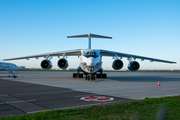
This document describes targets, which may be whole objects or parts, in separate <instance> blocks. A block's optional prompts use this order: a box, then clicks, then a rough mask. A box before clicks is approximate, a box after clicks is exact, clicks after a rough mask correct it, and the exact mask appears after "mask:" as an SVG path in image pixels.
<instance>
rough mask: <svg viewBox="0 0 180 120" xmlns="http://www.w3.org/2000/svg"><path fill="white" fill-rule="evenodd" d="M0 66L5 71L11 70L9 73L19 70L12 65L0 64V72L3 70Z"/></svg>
mask: <svg viewBox="0 0 180 120" xmlns="http://www.w3.org/2000/svg"><path fill="white" fill-rule="evenodd" d="M1 66H3V67H4V68H5V69H7V70H11V71H15V70H17V69H19V67H18V66H17V65H15V64H13V63H6V62H0V70H5V69H4V68H2V67H1Z"/></svg>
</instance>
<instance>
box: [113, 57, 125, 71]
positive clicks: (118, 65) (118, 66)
mask: <svg viewBox="0 0 180 120" xmlns="http://www.w3.org/2000/svg"><path fill="white" fill-rule="evenodd" d="M122 67H123V62H122V61H121V60H120V59H116V60H114V61H113V63H112V68H113V69H115V70H119V69H121V68H122Z"/></svg>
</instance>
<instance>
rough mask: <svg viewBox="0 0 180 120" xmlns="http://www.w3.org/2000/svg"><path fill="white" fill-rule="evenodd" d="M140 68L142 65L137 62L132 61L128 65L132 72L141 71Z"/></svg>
mask: <svg viewBox="0 0 180 120" xmlns="http://www.w3.org/2000/svg"><path fill="white" fill-rule="evenodd" d="M139 68H140V65H139V63H138V62H136V61H132V62H130V63H129V64H128V69H129V70H130V71H137V70H139Z"/></svg>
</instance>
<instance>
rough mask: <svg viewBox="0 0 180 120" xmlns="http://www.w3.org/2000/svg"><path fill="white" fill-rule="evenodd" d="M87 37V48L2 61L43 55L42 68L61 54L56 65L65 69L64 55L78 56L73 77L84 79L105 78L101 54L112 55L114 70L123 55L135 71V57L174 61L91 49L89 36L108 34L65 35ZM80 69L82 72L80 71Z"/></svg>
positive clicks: (120, 64) (136, 64) (119, 64)
mask: <svg viewBox="0 0 180 120" xmlns="http://www.w3.org/2000/svg"><path fill="white" fill-rule="evenodd" d="M83 37H87V38H89V45H88V49H76V50H70V51H61V52H54V53H46V54H40V55H32V56H26V57H18V58H11V59H4V61H7V60H18V59H27V60H29V58H36V59H38V58H39V57H44V58H45V59H44V60H43V61H42V62H41V67H42V68H43V69H51V68H52V63H51V59H52V57H53V56H58V58H59V57H60V56H62V58H60V59H59V60H58V62H57V65H58V66H59V68H61V69H66V68H67V67H68V61H67V59H66V57H65V56H80V63H79V67H78V73H74V74H73V78H75V77H78V76H79V78H83V75H85V76H86V80H90V81H91V80H95V78H106V77H107V75H106V74H104V73H102V72H103V69H102V56H109V57H114V58H115V60H114V61H113V63H112V68H113V69H115V70H120V69H121V68H122V67H123V62H122V60H121V59H122V58H123V57H125V58H127V59H128V60H129V64H128V69H129V70H130V71H137V70H138V69H139V68H140V64H139V63H138V62H137V61H136V59H141V60H142V61H144V60H150V61H151V62H154V61H156V62H164V63H176V62H172V61H167V60H161V59H156V58H149V57H143V56H138V55H133V54H126V53H121V52H114V51H108V50H102V49H91V38H106V39H112V37H108V36H102V35H96V34H91V33H89V34H83V35H74V36H67V38H83ZM80 71H81V72H82V73H80Z"/></svg>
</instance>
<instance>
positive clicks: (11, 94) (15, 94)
mask: <svg viewBox="0 0 180 120" xmlns="http://www.w3.org/2000/svg"><path fill="white" fill-rule="evenodd" d="M72 91H74V90H68V91H56V92H39V93H18V94H9V95H32V94H49V93H62V92H72ZM9 95H2V96H9ZM0 96H1V95H0Z"/></svg>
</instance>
